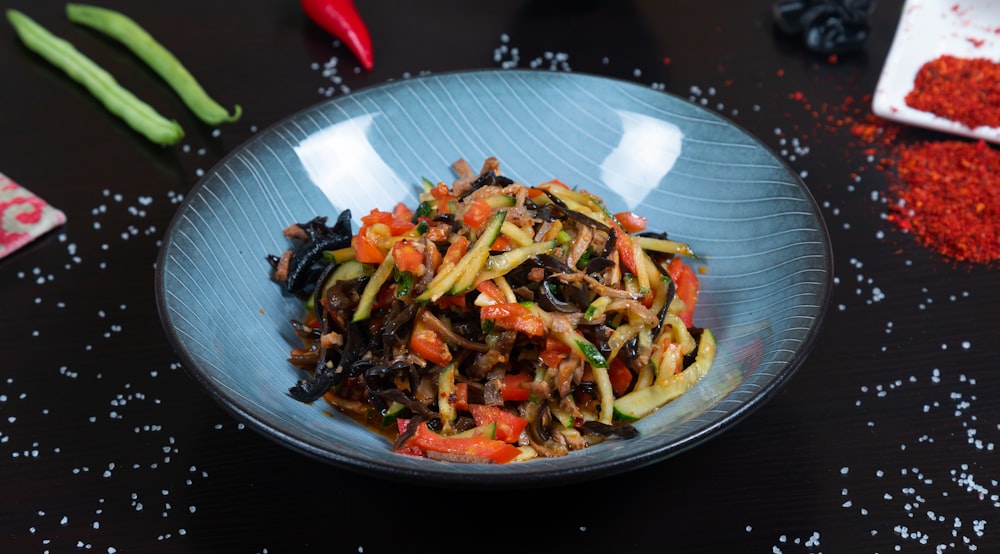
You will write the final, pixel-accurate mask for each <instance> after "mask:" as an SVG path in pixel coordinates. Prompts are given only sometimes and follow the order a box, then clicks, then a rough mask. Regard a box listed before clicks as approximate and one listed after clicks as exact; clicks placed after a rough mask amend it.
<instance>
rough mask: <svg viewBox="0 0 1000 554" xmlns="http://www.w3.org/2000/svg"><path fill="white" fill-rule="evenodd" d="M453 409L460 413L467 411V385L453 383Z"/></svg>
mask: <svg viewBox="0 0 1000 554" xmlns="http://www.w3.org/2000/svg"><path fill="white" fill-rule="evenodd" d="M454 404H455V409H456V410H458V411H461V412H467V411H469V384H468V383H466V382H464V381H463V382H459V383H455V402H454Z"/></svg>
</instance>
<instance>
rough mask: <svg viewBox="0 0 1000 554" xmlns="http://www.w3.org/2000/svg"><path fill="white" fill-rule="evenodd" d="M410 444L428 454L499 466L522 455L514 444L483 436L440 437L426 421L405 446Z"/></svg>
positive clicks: (418, 426) (419, 425)
mask: <svg viewBox="0 0 1000 554" xmlns="http://www.w3.org/2000/svg"><path fill="white" fill-rule="evenodd" d="M410 444H412V445H414V446H417V447H419V448H421V449H423V450H424V451H426V452H441V453H445V454H456V455H459V456H472V457H473V458H485V459H489V460H493V461H494V462H496V463H498V464H505V463H507V462H509V461H511V460H513V459H514V458H516V457H517V456H518V455H519V454H520V453H521V451H520V450H518V448H517V447H516V446H514V445H512V444H508V443H506V442H503V441H500V440H496V439H491V438H487V437H485V436H482V435H480V436H476V437H463V438H457V437H446V436H442V435H439V434H438V433H435V432H434V431H431V430H430V428H429V427H427V422H426V421H422V422H420V423H419V424H418V425H417V430H416V432H415V433H414V434H413V437H412V438H411V439H409V440H408V441H406V443H404V446H408V445H410Z"/></svg>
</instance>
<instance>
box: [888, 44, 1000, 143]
mask: <svg viewBox="0 0 1000 554" xmlns="http://www.w3.org/2000/svg"><path fill="white" fill-rule="evenodd" d="M906 104H907V105H908V106H910V107H912V108H915V109H918V110H920V111H924V112H930V113H932V114H934V115H937V116H939V117H943V118H945V119H949V120H952V121H957V122H959V123H962V124H963V125H965V126H967V127H969V128H970V129H975V128H976V127H979V126H981V125H985V126H987V127H998V126H1000V63H997V62H994V61H993V60H990V59H987V58H959V57H956V56H951V55H943V56H940V57H938V58H935V59H933V60H931V61H929V62H927V63H925V64H924V65H923V66H922V67H921V68H920V71H918V72H917V77H916V79H914V82H913V90H911V91H910V92H909V93H907V95H906Z"/></svg>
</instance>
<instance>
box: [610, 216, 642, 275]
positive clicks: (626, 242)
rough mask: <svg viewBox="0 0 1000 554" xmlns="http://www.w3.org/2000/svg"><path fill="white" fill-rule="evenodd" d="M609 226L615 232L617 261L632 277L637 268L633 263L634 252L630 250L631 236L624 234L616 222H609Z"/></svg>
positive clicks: (634, 262)
mask: <svg viewBox="0 0 1000 554" xmlns="http://www.w3.org/2000/svg"><path fill="white" fill-rule="evenodd" d="M609 224H610V225H611V227H613V228H614V230H615V249H616V250H617V251H618V261H619V262H621V264H622V267H624V268H625V271H628V272H629V273H631V274H633V275H635V274H637V273H638V271H636V267H638V266H636V261H635V250H633V249H632V236H631V235H629V234H628V233H626V232H625V230H624V229H622V227H621V225H619V224H618V222H617V221H614V220H611V221H610V222H609Z"/></svg>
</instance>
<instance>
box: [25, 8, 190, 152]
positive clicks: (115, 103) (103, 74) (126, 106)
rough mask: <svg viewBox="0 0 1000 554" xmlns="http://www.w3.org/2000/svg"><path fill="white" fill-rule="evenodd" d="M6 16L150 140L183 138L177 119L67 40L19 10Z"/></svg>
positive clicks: (39, 49)
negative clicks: (150, 102)
mask: <svg viewBox="0 0 1000 554" xmlns="http://www.w3.org/2000/svg"><path fill="white" fill-rule="evenodd" d="M7 20H8V21H10V24H11V25H12V26H13V27H14V30H15V31H16V32H17V35H18V37H20V39H21V41H22V42H23V43H24V45H25V46H27V47H28V48H29V49H30V50H32V51H33V52H35V53H37V54H38V55H39V56H41V57H43V58H45V59H46V60H47V61H48V62H49V63H51V64H52V65H54V66H56V67H58V68H59V69H61V70H63V71H64V72H65V73H66V74H67V75H69V76H70V78H72V79H73V80H74V81H76V82H78V83H80V84H81V85H83V86H84V87H85V88H86V89H87V90H88V91H90V93H91V94H92V95H93V96H94V98H96V99H97V100H98V101H100V102H101V103H102V104H103V105H104V107H105V108H107V110H108V111H110V112H111V113H113V114H115V115H117V116H118V117H120V118H122V119H123V120H124V121H125V122H126V123H128V124H129V126H131V127H132V128H133V129H135V130H136V131H138V132H139V133H141V134H143V135H145V136H146V138H148V139H149V140H151V141H153V142H155V143H157V144H165V145H170V144H177V143H178V142H180V140H181V139H182V138H184V130H183V129H182V128H181V126H180V124H179V123H177V122H176V121H173V120H169V119H167V118H165V117H163V116H162V115H160V114H159V112H157V111H156V110H155V109H154V108H153V107H152V106H150V105H149V104H147V103H145V102H143V101H142V100H140V99H139V98H138V97H137V96H136V95H134V94H132V93H131V92H130V91H129V90H128V89H126V88H125V87H123V86H121V85H120V84H118V82H117V81H115V78H114V77H112V76H111V74H110V73H108V72H107V71H105V70H104V69H103V68H101V67H100V66H99V65H97V64H96V63H94V61H93V60H91V59H90V58H88V57H87V56H86V55H84V54H83V53H81V52H80V51H79V50H77V49H76V47H74V46H73V45H72V44H70V43H69V42H68V41H66V40H63V39H61V38H59V37H57V36H56V35H53V34H52V33H50V32H49V31H48V30H47V29H45V28H44V27H42V26H41V25H39V24H38V23H36V22H35V21H34V20H33V19H31V18H30V17H28V16H27V15H25V14H23V13H21V12H20V11H18V10H13V9H11V10H7Z"/></svg>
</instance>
